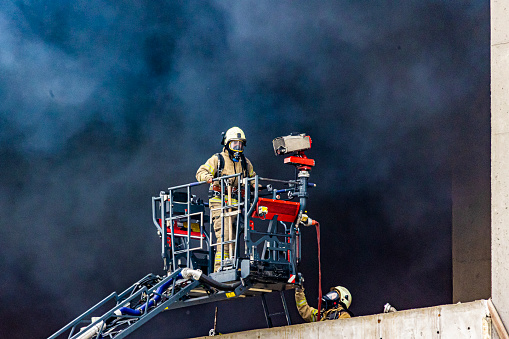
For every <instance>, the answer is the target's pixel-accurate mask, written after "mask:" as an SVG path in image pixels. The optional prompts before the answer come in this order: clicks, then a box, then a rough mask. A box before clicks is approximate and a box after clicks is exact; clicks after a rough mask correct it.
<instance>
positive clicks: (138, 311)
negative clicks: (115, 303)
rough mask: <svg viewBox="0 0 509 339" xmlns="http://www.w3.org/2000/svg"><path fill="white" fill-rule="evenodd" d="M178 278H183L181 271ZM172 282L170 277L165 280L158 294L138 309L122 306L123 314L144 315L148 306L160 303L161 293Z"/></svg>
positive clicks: (120, 309)
mask: <svg viewBox="0 0 509 339" xmlns="http://www.w3.org/2000/svg"><path fill="white" fill-rule="evenodd" d="M177 279H182V275H181V274H180V273H179V274H178V276H177ZM172 282H173V279H170V280H168V281H167V282H165V283H164V284H162V285H161V286H159V288H158V289H157V290H156V295H155V296H153V297H152V298H151V299H150V300H149V301H148V303H144V304H143V305H141V306H140V307H138V308H136V309H132V308H129V307H121V308H119V311H120V312H121V313H122V315H134V316H140V315H142V314H143V312H145V308H146V307H147V306H148V307H152V306H154V305H155V304H156V303H158V302H159V300H161V294H162V293H163V292H164V291H165V290H166V289H167V288H168V287H169V286H170V284H171V283H172Z"/></svg>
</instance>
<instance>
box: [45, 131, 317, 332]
mask: <svg viewBox="0 0 509 339" xmlns="http://www.w3.org/2000/svg"><path fill="white" fill-rule="evenodd" d="M273 146H274V151H275V153H276V155H289V156H287V157H286V158H285V160H284V162H285V163H287V164H290V165H293V166H295V167H296V169H297V171H296V177H295V178H294V179H292V180H278V179H269V178H262V177H259V176H254V177H252V178H244V177H242V174H241V173H239V174H235V175H229V176H222V177H219V178H215V179H214V180H216V181H218V182H219V185H220V187H221V193H220V198H221V206H220V207H219V208H218V209H220V212H221V214H220V218H221V234H222V235H224V234H225V230H226V228H229V230H230V231H233V232H229V233H228V234H232V235H233V234H234V236H232V237H230V239H225V238H224V237H222V239H215V233H214V230H213V222H211V220H209V219H210V218H209V215H208V214H207V211H208V210H209V208H208V207H209V206H208V203H206V202H204V201H203V199H201V198H199V197H198V196H197V195H195V194H193V193H194V191H195V190H196V188H197V187H199V186H201V185H207V183H206V182H193V183H189V184H185V185H180V186H174V187H170V188H168V190H167V191H161V192H160V194H159V196H156V197H152V222H153V224H154V226H155V227H156V230H157V232H158V234H159V236H160V239H161V256H162V259H163V268H164V272H166V274H164V275H162V276H159V275H154V274H148V275H146V276H145V277H143V278H142V279H140V280H139V281H137V282H136V283H134V284H133V285H132V286H130V287H129V288H127V289H126V290H125V291H123V292H122V293H120V294H118V293H116V292H113V293H112V294H110V295H109V296H107V297H106V298H104V299H103V300H101V301H100V302H99V303H97V304H96V305H94V306H93V307H91V308H90V309H89V310H87V311H85V312H84V313H83V314H81V315H80V316H78V317H77V318H76V319H74V320H73V321H71V322H70V323H68V324H67V325H66V326H64V327H63V328H62V329H60V330H59V331H57V332H56V333H55V334H53V335H52V336H50V337H49V338H50V339H53V338H64V336H65V337H67V338H71V339H90V338H117V339H118V338H124V337H126V336H127V335H129V334H130V333H132V332H133V331H135V330H136V329H138V328H139V327H140V326H142V325H143V324H145V323H146V322H147V321H149V320H150V319H152V318H153V317H155V316H156V315H157V314H159V313H161V312H162V311H166V310H172V309H178V308H183V307H188V306H193V305H199V304H205V303H210V302H216V301H221V300H227V299H233V298H244V297H253V296H261V298H262V305H263V309H264V312H265V317H266V320H267V326H268V327H272V320H271V317H272V316H274V315H275V314H270V313H269V311H268V307H267V303H266V301H265V294H266V293H270V292H273V291H279V293H280V295H281V299H282V304H283V308H284V312H282V314H284V315H285V317H286V321H287V323H288V324H291V320H290V316H289V313H288V309H287V307H286V301H285V299H284V294H283V291H284V290H287V289H293V288H294V287H295V285H296V284H300V279H301V277H300V274H299V272H298V264H299V262H300V253H301V241H300V237H301V233H300V228H299V226H300V225H302V224H305V220H307V219H308V218H307V215H306V214H305V213H306V202H307V199H308V187H313V186H315V185H314V184H311V183H309V173H310V170H311V168H312V167H313V166H314V160H312V159H309V158H307V157H306V155H305V154H304V151H305V150H308V149H309V148H311V138H310V137H309V136H307V135H305V134H292V135H290V136H286V137H280V138H276V139H274V140H273ZM235 178H236V179H238V180H236V182H237V185H235V186H234V187H233V186H232V185H231V182H235V181H234V180H232V179H235ZM226 197H228V199H226ZM221 240H222V241H221ZM226 247H228V248H229V253H230V255H229V257H225V255H224V253H225V248H226ZM216 253H220V256H221V261H220V268H219V270H218V271H217V272H214V258H215V254H216Z"/></svg>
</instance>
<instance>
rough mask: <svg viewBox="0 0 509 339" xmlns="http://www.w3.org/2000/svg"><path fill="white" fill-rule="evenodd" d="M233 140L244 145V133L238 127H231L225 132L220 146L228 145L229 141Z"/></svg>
mask: <svg viewBox="0 0 509 339" xmlns="http://www.w3.org/2000/svg"><path fill="white" fill-rule="evenodd" d="M233 140H240V141H242V142H243V143H244V146H245V145H246V135H245V134H244V131H243V130H241V129H240V128H238V127H232V128H230V129H229V130H227V131H226V133H225V134H224V136H223V142H221V145H225V146H226V145H228V143H229V142H230V141H233Z"/></svg>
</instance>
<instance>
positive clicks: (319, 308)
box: [315, 222, 322, 321]
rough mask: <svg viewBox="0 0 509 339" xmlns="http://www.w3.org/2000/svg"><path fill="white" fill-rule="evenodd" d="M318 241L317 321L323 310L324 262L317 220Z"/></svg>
mask: <svg viewBox="0 0 509 339" xmlns="http://www.w3.org/2000/svg"><path fill="white" fill-rule="evenodd" d="M315 226H316V241H317V242H318V314H317V319H318V320H317V321H320V312H321V310H322V264H321V262H320V223H319V222H316V224H315Z"/></svg>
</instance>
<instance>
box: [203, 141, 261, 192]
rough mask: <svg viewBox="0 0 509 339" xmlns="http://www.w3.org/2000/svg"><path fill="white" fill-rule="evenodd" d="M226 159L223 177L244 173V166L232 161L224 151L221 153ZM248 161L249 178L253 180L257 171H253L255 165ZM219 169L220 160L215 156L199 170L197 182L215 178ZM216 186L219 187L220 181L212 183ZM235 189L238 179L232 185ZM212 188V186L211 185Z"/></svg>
mask: <svg viewBox="0 0 509 339" xmlns="http://www.w3.org/2000/svg"><path fill="white" fill-rule="evenodd" d="M221 154H222V155H223V158H224V168H223V172H222V173H221V175H222V176H225V175H232V174H237V173H241V172H242V164H241V163H240V161H239V162H234V161H233V160H232V159H230V155H229V154H228V151H226V150H225V149H223V152H221ZM245 159H246V163H247V166H246V170H247V176H248V177H249V178H252V177H254V176H255V175H256V173H255V171H254V170H253V165H252V164H251V161H249V159H247V158H245ZM218 167H219V159H218V158H217V156H216V155H215V154H214V155H213V156H211V157H210V158H209V160H207V162H206V163H204V164H203V165H201V166H200V168H198V171H197V172H196V180H198V181H207V180H208V179H210V178H214V177H215V176H216V174H217V171H218ZM212 184H213V185H214V186H217V187H219V185H220V184H219V181H214V182H213V183H212ZM232 185H233V187H236V186H237V178H235V180H234V181H233V183H232ZM211 186H212V185H211ZM211 188H212V187H211Z"/></svg>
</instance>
